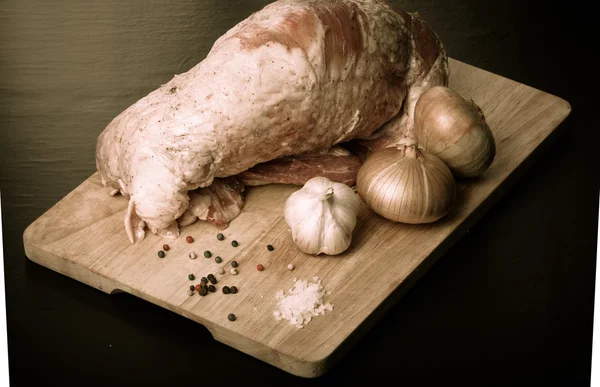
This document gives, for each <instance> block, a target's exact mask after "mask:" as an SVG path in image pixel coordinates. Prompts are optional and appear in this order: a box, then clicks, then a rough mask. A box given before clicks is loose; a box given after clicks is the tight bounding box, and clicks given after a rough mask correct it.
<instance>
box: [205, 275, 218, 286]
mask: <svg viewBox="0 0 600 387" xmlns="http://www.w3.org/2000/svg"><path fill="white" fill-rule="evenodd" d="M207 277H208V280H209V281H210V283H211V284H213V285H214V284H216V283H217V279H216V278H215V276H214V275H212V274H209V275H207Z"/></svg>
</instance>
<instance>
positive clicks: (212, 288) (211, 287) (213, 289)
mask: <svg viewBox="0 0 600 387" xmlns="http://www.w3.org/2000/svg"><path fill="white" fill-rule="evenodd" d="M208 291H209V292H211V293H214V292H216V291H217V288H215V285H210V286H209V287H208Z"/></svg>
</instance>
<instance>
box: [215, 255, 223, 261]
mask: <svg viewBox="0 0 600 387" xmlns="http://www.w3.org/2000/svg"><path fill="white" fill-rule="evenodd" d="M215 262H216V263H221V262H223V258H221V257H219V256H218V255H217V256H216V257H215Z"/></svg>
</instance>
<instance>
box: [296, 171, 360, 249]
mask: <svg viewBox="0 0 600 387" xmlns="http://www.w3.org/2000/svg"><path fill="white" fill-rule="evenodd" d="M359 206H360V201H359V198H358V196H357V195H356V194H355V193H354V191H353V190H352V188H350V187H348V186H347V185H345V184H342V183H336V182H332V181H330V180H329V179H327V178H325V177H321V176H319V177H314V178H312V179H310V180H309V181H307V182H306V183H305V184H304V186H303V187H302V188H301V189H299V190H297V191H295V192H293V193H292V194H291V195H290V196H289V197H288V199H287V200H286V202H285V207H284V218H285V221H286V222H287V224H288V226H289V227H290V229H291V231H292V240H293V241H294V243H295V244H296V246H298V248H299V249H300V250H301V251H303V252H305V253H307V254H313V255H318V254H326V255H337V254H340V253H342V252H344V251H345V250H346V249H347V248H348V247H349V246H350V243H351V242H352V232H353V230H354V227H355V226H356V216H357V214H358V209H359Z"/></svg>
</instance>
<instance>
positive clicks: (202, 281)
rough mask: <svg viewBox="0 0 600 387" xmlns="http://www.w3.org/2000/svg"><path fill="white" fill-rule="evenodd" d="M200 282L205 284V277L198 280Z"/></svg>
mask: <svg viewBox="0 0 600 387" xmlns="http://www.w3.org/2000/svg"><path fill="white" fill-rule="evenodd" d="M200 282H201V283H203V284H205V283H207V282H208V280H207V279H206V277H202V278H200Z"/></svg>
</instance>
